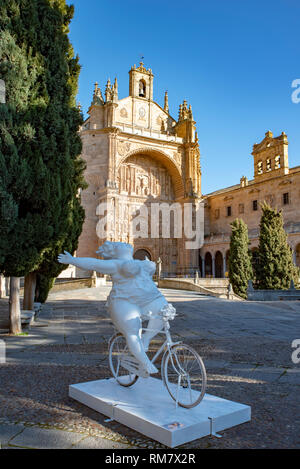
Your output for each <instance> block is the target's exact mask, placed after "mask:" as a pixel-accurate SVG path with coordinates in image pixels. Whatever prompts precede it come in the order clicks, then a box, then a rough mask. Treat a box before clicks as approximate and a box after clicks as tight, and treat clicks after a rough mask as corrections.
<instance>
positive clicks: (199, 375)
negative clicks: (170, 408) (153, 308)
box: [109, 304, 206, 408]
mask: <svg viewBox="0 0 300 469" xmlns="http://www.w3.org/2000/svg"><path fill="white" fill-rule="evenodd" d="M175 312H176V310H175V308H174V307H173V306H172V305H170V304H168V305H167V306H166V307H164V308H163V309H162V310H161V311H160V316H161V317H162V319H163V321H164V327H163V330H162V331H153V332H157V333H160V334H164V335H165V341H164V343H163V344H162V346H161V347H160V348H159V350H158V351H157V352H156V353H155V355H154V357H153V358H152V360H151V361H152V363H155V361H156V360H157V358H158V357H159V356H160V355H161V354H162V353H163V357H162V362H161V376H162V380H163V383H164V385H165V386H166V388H167V390H168V392H169V394H170V396H171V397H172V399H174V401H175V402H176V406H177V405H179V406H181V407H185V408H192V407H195V406H197V405H198V404H200V402H201V401H202V399H203V397H204V395H205V389H206V371H205V366H204V363H203V361H202V359H201V357H200V355H199V354H198V353H197V352H196V350H194V349H193V348H192V347H190V346H189V345H186V344H183V343H182V342H173V340H172V338H171V334H170V325H169V321H170V320H172V319H174V317H175ZM150 316H151V312H150V313H149V316H144V317H143V318H142V319H149V318H150ZM142 330H143V331H149V330H150V329H148V328H143V329H142ZM109 366H110V369H111V372H112V374H113V376H114V378H115V379H116V380H117V382H118V383H119V384H120V385H121V386H126V387H128V386H132V385H133V384H134V383H136V381H137V380H138V378H139V377H143V378H147V377H149V374H148V373H147V372H146V371H145V370H144V369H142V368H141V366H140V365H139V364H138V362H137V360H136V358H135V357H134V356H133V355H132V354H131V353H130V352H129V350H128V347H127V344H126V339H125V337H124V336H123V335H122V334H121V333H116V334H115V335H113V336H112V337H111V339H110V341H109Z"/></svg>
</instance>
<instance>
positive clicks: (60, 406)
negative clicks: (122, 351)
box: [0, 286, 300, 448]
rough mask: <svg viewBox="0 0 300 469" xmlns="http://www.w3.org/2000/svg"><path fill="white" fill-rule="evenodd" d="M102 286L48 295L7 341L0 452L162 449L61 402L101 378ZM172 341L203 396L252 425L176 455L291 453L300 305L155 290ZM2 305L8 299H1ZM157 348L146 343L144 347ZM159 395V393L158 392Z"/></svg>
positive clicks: (106, 325) (0, 371)
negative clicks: (195, 355)
mask: <svg viewBox="0 0 300 469" xmlns="http://www.w3.org/2000/svg"><path fill="white" fill-rule="evenodd" d="M109 290H110V287H109V286H106V287H100V288H99V289H95V288H93V289H84V290H73V291H68V292H59V293H52V294H50V296H49V299H48V302H47V303H46V304H45V305H44V307H43V311H42V313H41V314H40V316H39V318H38V321H37V322H36V324H35V325H34V326H33V327H32V328H31V329H30V330H29V331H28V335H23V336H19V337H9V336H8V335H7V334H5V333H3V334H1V333H0V339H2V340H4V341H5V342H6V355H7V359H6V363H5V364H1V365H0V442H1V445H2V448H5V447H22V448H146V447H152V448H161V447H163V446H162V445H160V444H158V443H156V442H154V441H153V440H149V439H148V438H145V437H143V435H141V434H138V433H137V432H135V431H133V430H131V429H129V428H127V427H125V426H123V425H120V424H118V423H117V422H105V419H106V417H105V416H103V415H101V414H98V413H97V412H95V411H93V410H91V409H89V408H87V407H85V406H84V405H81V404H80V403H78V402H76V401H74V400H72V399H71V398H69V397H68V386H69V384H74V383H79V382H84V381H89V380H95V379H101V378H105V377H108V376H110V372H109V369H108V363H107V341H108V339H109V337H110V336H111V335H112V333H113V327H112V325H111V322H110V320H109V318H108V317H107V313H106V309H105V299H106V296H107V294H108V293H109ZM163 293H164V294H165V295H166V297H167V298H168V300H169V301H170V302H172V303H173V304H174V306H175V307H176V308H177V312H178V316H177V318H176V319H175V321H173V323H172V324H171V325H172V333H173V336H175V337H178V338H180V339H183V340H184V341H185V342H187V343H189V344H191V345H192V346H193V347H195V348H196V349H197V350H198V352H199V353H200V354H201V355H202V357H203V358H204V361H205V364H206V368H207V374H208V389H207V391H208V392H209V393H210V394H215V395H218V396H220V397H223V398H226V399H231V400H234V401H237V402H241V403H243V404H247V405H250V406H251V407H252V420H251V422H250V423H246V424H243V425H240V426H237V427H233V428H231V429H229V430H226V431H224V432H221V433H222V435H223V438H221V439H218V438H215V437H205V438H202V439H200V440H196V441H193V442H191V443H188V444H186V445H184V446H182V448H299V447H300V436H299V435H300V417H299V404H300V396H299V385H300V364H294V363H293V362H292V359H291V354H292V352H293V349H292V347H291V343H292V341H293V340H294V339H297V338H298V339H300V302H299V301H298V302H297V301H286V302H282V301H280V302H279V301H278V302H247V301H242V302H240V301H228V300H223V299H217V298H213V297H208V296H204V295H201V294H199V293H194V292H187V291H180V290H163ZM0 302H1V303H2V308H3V307H4V304H5V303H7V300H6V299H4V300H0ZM157 346H158V341H154V343H153V346H152V350H154V349H155V348H156V347H157ZM166 392H167V391H166Z"/></svg>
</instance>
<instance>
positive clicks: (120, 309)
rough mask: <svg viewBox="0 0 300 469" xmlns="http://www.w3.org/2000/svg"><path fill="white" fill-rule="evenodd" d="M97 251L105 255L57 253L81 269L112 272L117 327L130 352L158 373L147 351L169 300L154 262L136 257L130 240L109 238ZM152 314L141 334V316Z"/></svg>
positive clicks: (112, 308) (113, 316) (111, 298)
mask: <svg viewBox="0 0 300 469" xmlns="http://www.w3.org/2000/svg"><path fill="white" fill-rule="evenodd" d="M97 254H100V255H101V256H102V257H103V260H102V259H95V258H84V257H81V258H78V257H73V256H72V255H71V254H69V253H68V252H66V251H65V253H64V254H60V255H59V256H58V261H59V262H60V263H61V264H72V265H75V266H77V267H80V268H81V269H85V270H95V271H96V272H100V273H102V274H110V275H111V278H112V283H113V286H112V290H111V292H110V295H109V297H108V300H107V306H108V310H109V313H110V317H111V319H112V322H113V323H114V325H115V327H116V328H117V329H118V330H119V331H120V332H121V333H122V334H123V335H124V336H125V338H126V341H127V345H128V347H129V349H130V351H131V353H132V354H133V355H134V356H135V358H136V359H137V360H138V362H139V364H140V365H141V366H142V367H143V368H144V369H145V371H147V372H148V373H150V374H152V373H157V371H158V370H157V368H156V367H155V366H154V365H153V364H152V363H151V361H150V360H149V358H148V356H147V354H146V351H147V350H148V347H149V343H150V340H151V339H152V338H153V337H154V336H155V335H156V333H157V332H155V331H159V330H161V329H162V328H163V320H162V318H161V317H159V316H158V313H159V312H160V311H161V310H162V308H163V307H165V306H166V305H167V304H168V302H167V301H166V299H165V297H164V296H163V295H162V294H161V293H160V291H159V290H158V288H157V287H156V285H155V283H154V282H153V280H152V276H153V274H154V272H155V270H156V265H155V263H154V262H151V261H149V260H147V259H146V260H144V261H140V260H136V259H133V247H132V246H131V245H130V244H127V243H121V242H110V241H106V242H105V243H104V244H103V245H102V246H100V248H99V250H98V251H97ZM150 311H151V313H152V315H151V318H150V320H149V323H148V328H149V329H152V331H147V332H145V334H143V338H141V331H142V322H141V316H142V315H147V314H149V312H150Z"/></svg>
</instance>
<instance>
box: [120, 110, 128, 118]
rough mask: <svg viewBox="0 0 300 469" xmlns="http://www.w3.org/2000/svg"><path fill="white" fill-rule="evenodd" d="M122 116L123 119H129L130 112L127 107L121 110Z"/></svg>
mask: <svg viewBox="0 0 300 469" xmlns="http://www.w3.org/2000/svg"><path fill="white" fill-rule="evenodd" d="M120 116H121V117H123V118H126V117H128V112H127V110H126V109H125V107H122V109H121V111H120Z"/></svg>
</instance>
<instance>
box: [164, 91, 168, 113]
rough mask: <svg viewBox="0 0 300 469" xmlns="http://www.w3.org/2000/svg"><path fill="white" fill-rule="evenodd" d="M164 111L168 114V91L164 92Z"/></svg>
mask: <svg viewBox="0 0 300 469" xmlns="http://www.w3.org/2000/svg"><path fill="white" fill-rule="evenodd" d="M164 111H165V112H167V113H168V114H169V98H168V91H166V92H165V102H164Z"/></svg>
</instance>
